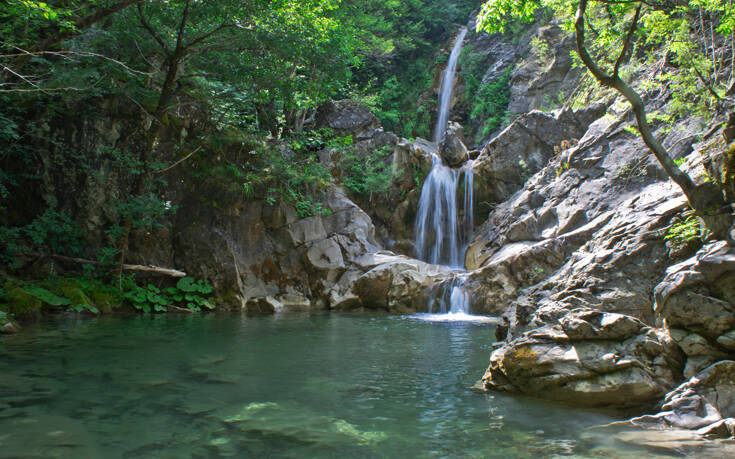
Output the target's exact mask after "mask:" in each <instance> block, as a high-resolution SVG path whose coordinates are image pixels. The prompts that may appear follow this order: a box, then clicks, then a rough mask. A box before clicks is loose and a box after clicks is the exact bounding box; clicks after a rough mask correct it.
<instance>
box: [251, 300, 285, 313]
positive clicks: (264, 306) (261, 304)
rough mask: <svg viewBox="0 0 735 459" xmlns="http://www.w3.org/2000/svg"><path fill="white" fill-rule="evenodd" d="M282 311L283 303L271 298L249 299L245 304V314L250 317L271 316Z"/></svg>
mask: <svg viewBox="0 0 735 459" xmlns="http://www.w3.org/2000/svg"><path fill="white" fill-rule="evenodd" d="M282 309H283V303H281V302H280V301H278V300H277V299H275V298H273V297H272V296H267V297H261V298H250V299H249V300H247V301H246V302H245V312H246V313H248V314H252V315H264V314H273V313H275V312H279V311H281V310H282Z"/></svg>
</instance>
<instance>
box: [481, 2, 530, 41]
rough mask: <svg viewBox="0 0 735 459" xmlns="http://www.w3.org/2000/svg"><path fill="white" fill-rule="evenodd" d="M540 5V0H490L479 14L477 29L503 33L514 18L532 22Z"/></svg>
mask: <svg viewBox="0 0 735 459" xmlns="http://www.w3.org/2000/svg"><path fill="white" fill-rule="evenodd" d="M540 6H541V4H540V2H539V1H538V0H490V1H488V2H485V3H484V4H483V5H482V8H481V9H480V14H478V15H477V30H478V31H480V30H483V31H485V32H487V33H503V32H505V29H506V27H507V26H508V24H509V23H510V22H512V21H513V20H518V21H520V22H525V23H528V22H532V21H533V20H534V19H535V15H534V13H535V11H536V9H538V8H539V7H540Z"/></svg>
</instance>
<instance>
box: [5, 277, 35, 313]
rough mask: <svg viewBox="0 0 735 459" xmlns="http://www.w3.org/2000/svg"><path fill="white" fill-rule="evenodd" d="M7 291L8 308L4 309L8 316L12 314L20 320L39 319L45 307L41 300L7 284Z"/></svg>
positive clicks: (11, 284) (18, 287)
mask: <svg viewBox="0 0 735 459" xmlns="http://www.w3.org/2000/svg"><path fill="white" fill-rule="evenodd" d="M5 291H6V294H5V298H6V300H7V308H4V310H5V311H6V312H7V313H8V314H12V315H13V316H15V317H17V318H19V319H30V318H36V317H38V315H39V314H40V313H41V308H42V307H43V303H42V302H41V300H39V299H38V298H36V297H35V296H33V295H31V294H30V293H28V292H26V291H24V290H23V289H22V288H20V286H18V285H16V284H13V283H11V282H6V283H5Z"/></svg>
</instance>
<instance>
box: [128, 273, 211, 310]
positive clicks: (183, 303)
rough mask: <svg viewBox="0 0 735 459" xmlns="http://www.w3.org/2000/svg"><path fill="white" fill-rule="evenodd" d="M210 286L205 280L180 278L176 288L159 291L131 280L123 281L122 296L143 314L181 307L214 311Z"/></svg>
mask: <svg viewBox="0 0 735 459" xmlns="http://www.w3.org/2000/svg"><path fill="white" fill-rule="evenodd" d="M212 290H213V289H212V285H211V284H210V283H209V281H208V280H206V279H201V280H198V281H197V280H195V279H193V278H191V277H184V278H181V279H180V280H179V281H178V282H177V284H176V287H167V288H164V289H160V288H158V287H156V286H155V285H152V284H148V285H146V286H144V287H141V286H138V285H137V284H136V283H135V282H134V281H133V279H132V278H130V277H126V278H125V279H124V280H123V293H122V296H123V298H125V299H126V300H128V301H129V302H130V303H131V304H132V305H133V307H135V309H138V310H140V311H143V312H146V313H148V312H166V311H168V310H169V308H173V307H183V308H186V309H188V310H190V311H192V312H200V311H201V310H202V308H204V309H214V307H215V306H214V303H213V302H212V300H211V293H212Z"/></svg>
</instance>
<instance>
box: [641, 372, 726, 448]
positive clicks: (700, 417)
mask: <svg viewBox="0 0 735 459" xmlns="http://www.w3.org/2000/svg"><path fill="white" fill-rule="evenodd" d="M734 416H735V362H734V361H731V360H723V361H721V362H717V363H716V364H714V365H711V366H710V367H708V368H706V369H705V370H704V371H702V372H700V373H699V374H697V375H696V376H694V377H692V378H691V379H689V380H688V381H687V382H685V383H683V384H681V385H680V386H678V387H677V388H676V389H674V390H672V391H671V392H669V393H668V394H667V395H666V397H665V399H664V401H663V404H662V406H661V411H660V412H659V413H658V414H655V415H647V416H640V417H637V418H633V419H631V422H632V423H646V424H649V425H655V424H659V425H665V426H672V427H678V428H683V429H700V430H698V433H699V434H701V435H705V436H710V437H711V436H715V437H731V436H732V435H733V429H732V427H733V421H732V418H733V417H734Z"/></svg>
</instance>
